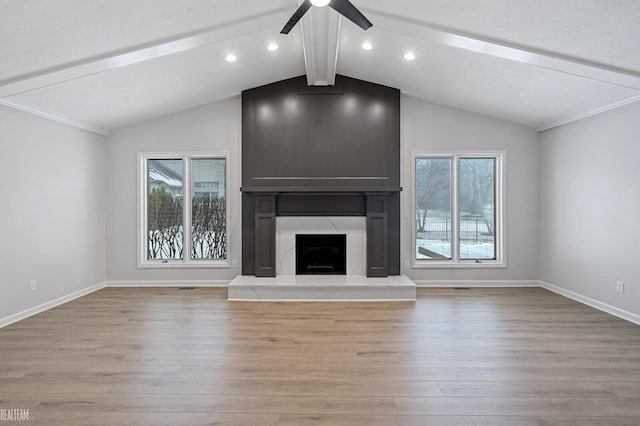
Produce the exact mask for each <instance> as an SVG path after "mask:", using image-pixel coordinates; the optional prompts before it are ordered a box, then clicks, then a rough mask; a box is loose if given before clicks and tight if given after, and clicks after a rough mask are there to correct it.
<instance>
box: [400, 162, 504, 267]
mask: <svg viewBox="0 0 640 426" xmlns="http://www.w3.org/2000/svg"><path fill="white" fill-rule="evenodd" d="M424 157H432V158H436V157H440V158H445V159H447V158H448V159H451V235H452V238H455V236H457V235H458V222H459V220H458V219H459V212H458V210H459V209H458V202H459V200H458V196H459V188H458V186H459V182H458V179H459V163H460V159H461V158H462V157H465V158H468V157H471V158H472V157H480V158H483V157H495V158H496V176H495V179H496V189H495V190H496V194H495V203H496V211H495V214H496V218H495V228H496V230H498V231H499V233H498V238H497V241H496V260H483V261H481V262H480V263H476V262H475V261H468V260H461V259H460V258H459V257H460V254H459V250H460V247H459V245H458V244H454V243H453V241H452V245H451V249H452V250H451V257H452V259H451V260H442V261H438V260H418V259H417V253H416V243H415V238H416V232H417V229H416V219H415V212H416V208H417V203H416V160H417V159H418V158H424ZM409 188H410V191H409V193H410V197H411V212H410V213H409V214H410V215H411V219H410V220H411V241H412V243H411V267H412V268H413V269H439V268H460V269H473V268H475V269H486V268H506V267H507V241H508V239H507V228H508V227H507V200H506V194H507V152H506V151H504V150H486V151H485V150H480V151H477V150H451V151H448V150H447V151H443V150H428V151H424V150H413V151H411V185H410V186H409Z"/></svg>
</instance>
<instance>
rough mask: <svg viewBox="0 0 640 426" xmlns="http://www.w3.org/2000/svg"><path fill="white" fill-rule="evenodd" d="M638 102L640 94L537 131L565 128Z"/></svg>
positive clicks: (547, 124)
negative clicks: (567, 125)
mask: <svg viewBox="0 0 640 426" xmlns="http://www.w3.org/2000/svg"><path fill="white" fill-rule="evenodd" d="M638 101H640V94H638V95H633V96H630V97H626V98H623V99H621V100H618V101H616V102H613V103H611V104H609V105H605V106H602V107H599V108H596V109H594V110H591V111H586V112H584V113H582V114H578V115H573V116H570V117H565V118H561V119H560V120H557V121H551V122H548V123H545V124H543V125H541V126H540V127H538V128H537V129H536V131H538V132H544V131H545V130H550V129H553V128H555V127H560V126H563V125H565V124H569V123H573V122H574V121H579V120H582V119H583V118H588V117H592V116H594V115H598V114H601V113H603V112H607V111H611V110H613V109H616V108H620V107H623V106H625V105H630V104H633V103H635V102H638Z"/></svg>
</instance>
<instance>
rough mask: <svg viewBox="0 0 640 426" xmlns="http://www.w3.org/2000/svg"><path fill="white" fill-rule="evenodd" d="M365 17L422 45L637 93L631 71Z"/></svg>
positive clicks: (385, 17)
mask: <svg viewBox="0 0 640 426" xmlns="http://www.w3.org/2000/svg"><path fill="white" fill-rule="evenodd" d="M366 14H367V15H368V16H370V19H372V21H373V22H374V25H375V26H376V27H377V28H380V29H383V30H385V31H389V32H395V33H400V34H403V35H406V36H409V37H413V38H418V39H420V40H423V41H429V42H434V43H439V44H443V45H447V46H451V47H457V48H460V49H465V50H468V51H472V52H476V53H481V54H484V55H490V56H494V57H498V58H504V59H510V60H512V61H516V62H521V63H524V64H528V65H532V66H536V67H540V68H545V69H548V70H552V71H558V72H562V73H565V74H570V75H574V76H578V77H583V78H587V79H589V80H594V81H599V82H602V83H608V84H613V85H616V86H620V87H625V88H628V89H635V90H640V73H638V72H635V71H632V70H627V69H622V68H616V67H612V66H608V65H605V64H599V63H595V62H589V61H585V60H582V59H578V58H574V57H571V56H566V55H559V54H556V53H551V52H545V51H541V50H536V49H532V48H529V47H525V46H520V45H516V44H512V43H508V42H505V41H503V40H495V39H489V38H484V37H481V36H478V35H473V34H463V33H461V32H458V31H455V30H452V29H450V28H445V27H441V26H437V25H433V24H430V23H427V22H422V21H416V20H413V19H409V18H405V17H400V16H396V15H392V14H389V13H385V12H379V11H375V10H371V9H367V10H366Z"/></svg>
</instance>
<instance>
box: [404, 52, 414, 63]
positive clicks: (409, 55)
mask: <svg viewBox="0 0 640 426" xmlns="http://www.w3.org/2000/svg"><path fill="white" fill-rule="evenodd" d="M404 58H405V59H406V60H407V61H413V60H414V59H415V58H416V55H415V54H414V53H413V52H407V53H405V54H404Z"/></svg>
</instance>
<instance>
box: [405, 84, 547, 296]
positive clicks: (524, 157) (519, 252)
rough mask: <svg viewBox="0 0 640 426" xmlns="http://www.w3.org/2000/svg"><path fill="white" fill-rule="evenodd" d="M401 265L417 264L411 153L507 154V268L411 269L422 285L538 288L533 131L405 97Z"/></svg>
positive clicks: (408, 271)
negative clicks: (481, 152)
mask: <svg viewBox="0 0 640 426" xmlns="http://www.w3.org/2000/svg"><path fill="white" fill-rule="evenodd" d="M401 117H402V118H401V123H402V124H401V134H402V137H401V139H402V187H403V192H402V207H401V209H402V234H401V241H402V253H401V254H402V259H403V262H402V263H403V264H402V266H404V260H405V259H411V258H412V250H411V245H412V244H413V238H412V217H413V215H412V199H413V197H414V192H413V182H412V178H411V167H412V161H411V153H412V151H415V150H418V151H420V150H422V151H427V150H439V151H442V150H504V151H506V153H507V155H506V166H507V167H506V197H505V199H506V203H507V205H506V224H507V268H501V269H480V268H473V269H460V268H458V269H434V268H430V269H424V268H423V269H418V268H415V269H411V268H409V269H407V268H404V269H403V271H404V273H405V274H406V275H408V276H409V277H410V278H412V279H413V280H414V281H416V283H417V284H424V285H438V284H441V283H442V284H454V285H455V284H457V283H459V284H469V285H484V284H487V285H492V284H498V285H520V284H522V285H536V284H537V280H538V256H539V251H538V247H539V241H538V167H539V163H538V161H539V146H538V136H537V134H536V132H535V130H534V129H532V128H530V127H526V126H521V125H518V124H513V123H509V122H505V121H501V120H498V119H493V118H489V117H485V116H481V115H477V114H473V113H469V112H464V111H460V110H455V109H452V108H447V107H443V106H438V105H434V104H429V103H426V102H423V101H421V100H418V99H415V98H412V97H407V96H403V97H402V103H401Z"/></svg>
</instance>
